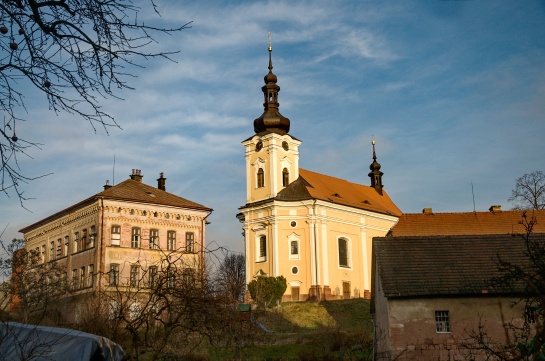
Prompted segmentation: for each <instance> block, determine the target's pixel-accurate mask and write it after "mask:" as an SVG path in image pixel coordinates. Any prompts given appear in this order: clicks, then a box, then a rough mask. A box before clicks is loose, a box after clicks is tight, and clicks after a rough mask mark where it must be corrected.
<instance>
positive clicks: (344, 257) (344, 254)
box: [338, 238, 349, 267]
mask: <svg viewBox="0 0 545 361" xmlns="http://www.w3.org/2000/svg"><path fill="white" fill-rule="evenodd" d="M338 243H339V266H340V267H349V265H348V240H347V239H345V238H339V240H338Z"/></svg>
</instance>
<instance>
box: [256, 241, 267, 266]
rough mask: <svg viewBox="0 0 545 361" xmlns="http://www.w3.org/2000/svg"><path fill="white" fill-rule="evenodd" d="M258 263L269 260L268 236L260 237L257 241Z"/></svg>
mask: <svg viewBox="0 0 545 361" xmlns="http://www.w3.org/2000/svg"><path fill="white" fill-rule="evenodd" d="M256 246H257V249H256V251H257V252H256V253H257V255H256V256H257V259H256V261H257V262H264V261H266V260H267V236H259V238H258V239H257V244H256Z"/></svg>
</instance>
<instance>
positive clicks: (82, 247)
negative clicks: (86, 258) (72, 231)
mask: <svg viewBox="0 0 545 361" xmlns="http://www.w3.org/2000/svg"><path fill="white" fill-rule="evenodd" d="M78 249H79V250H80V251H85V250H86V249H87V229H84V230H83V231H82V232H81V240H80V242H79V247H78Z"/></svg>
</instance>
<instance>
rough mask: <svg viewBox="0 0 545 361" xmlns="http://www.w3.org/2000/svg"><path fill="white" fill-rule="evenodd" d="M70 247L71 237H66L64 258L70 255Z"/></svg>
mask: <svg viewBox="0 0 545 361" xmlns="http://www.w3.org/2000/svg"><path fill="white" fill-rule="evenodd" d="M69 246H70V236H65V237H64V253H63V256H67V255H68V248H69Z"/></svg>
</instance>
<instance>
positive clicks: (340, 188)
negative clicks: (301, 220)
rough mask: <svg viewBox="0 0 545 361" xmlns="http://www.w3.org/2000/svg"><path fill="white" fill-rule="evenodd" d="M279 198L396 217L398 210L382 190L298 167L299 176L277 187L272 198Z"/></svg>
mask: <svg viewBox="0 0 545 361" xmlns="http://www.w3.org/2000/svg"><path fill="white" fill-rule="evenodd" d="M275 199H277V200H282V201H295V200H307V199H319V200H324V201H328V202H332V203H336V204H341V205H345V206H349V207H354V208H359V209H365V210H368V211H372V212H377V213H382V214H388V215H392V216H396V217H399V216H400V215H401V210H399V208H398V207H397V206H396V205H395V204H394V202H392V200H391V199H390V197H389V196H388V194H387V193H386V192H385V191H384V190H383V191H382V195H380V194H378V193H377V191H376V190H375V188H372V187H371V186H365V185H361V184H357V183H352V182H349V181H346V180H344V179H340V178H335V177H331V176H328V175H324V174H320V173H316V172H312V171H309V170H306V169H301V168H300V169H299V178H298V179H297V180H295V181H294V182H292V183H290V184H289V185H288V186H287V187H286V188H284V189H283V190H282V191H280V192H279V193H278V195H277V197H276V198H275Z"/></svg>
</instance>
